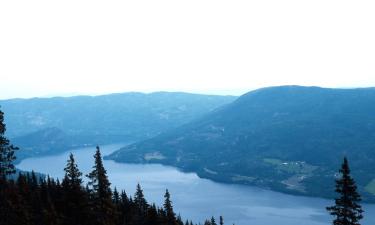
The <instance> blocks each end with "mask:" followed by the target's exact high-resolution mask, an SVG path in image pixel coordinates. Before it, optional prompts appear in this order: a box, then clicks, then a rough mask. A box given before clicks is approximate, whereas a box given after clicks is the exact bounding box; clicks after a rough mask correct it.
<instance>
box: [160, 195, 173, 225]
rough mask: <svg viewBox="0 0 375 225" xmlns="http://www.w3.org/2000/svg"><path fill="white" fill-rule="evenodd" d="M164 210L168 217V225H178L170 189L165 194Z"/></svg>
mask: <svg viewBox="0 0 375 225" xmlns="http://www.w3.org/2000/svg"><path fill="white" fill-rule="evenodd" d="M163 206H164V210H165V213H166V217H167V224H168V225H175V224H176V214H175V213H174V211H173V206H172V201H171V195H170V194H169V191H168V189H167V190H165V194H164V205H163Z"/></svg>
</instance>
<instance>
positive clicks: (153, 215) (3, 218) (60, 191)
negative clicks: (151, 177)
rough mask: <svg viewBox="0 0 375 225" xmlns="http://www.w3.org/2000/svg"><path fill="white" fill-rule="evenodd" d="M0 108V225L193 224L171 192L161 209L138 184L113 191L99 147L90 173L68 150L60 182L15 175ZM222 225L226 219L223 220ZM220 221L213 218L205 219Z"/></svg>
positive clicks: (213, 223)
mask: <svg viewBox="0 0 375 225" xmlns="http://www.w3.org/2000/svg"><path fill="white" fill-rule="evenodd" d="M5 130H6V129H5V124H4V117H3V113H2V112H1V111H0V224H1V225H41V224H42V225H86V224H87V225H193V222H192V221H187V220H186V221H185V222H183V221H182V219H181V217H180V216H179V215H176V213H175V212H174V210H173V205H172V201H171V196H170V193H169V192H168V190H166V192H165V195H164V198H165V200H164V204H163V206H162V207H157V206H156V205H155V204H150V203H148V202H147V200H146V199H145V197H144V194H143V190H142V188H141V186H140V185H139V184H138V185H137V189H136V193H135V194H134V196H133V197H132V196H129V195H127V193H126V192H125V191H121V192H119V191H118V190H117V189H116V188H115V189H114V190H112V189H111V187H110V185H111V183H110V182H109V180H108V177H107V172H106V169H105V168H104V166H103V162H102V156H101V153H100V149H99V147H97V150H96V153H95V155H94V159H95V163H94V166H93V169H92V171H91V172H90V173H89V174H87V175H86V177H87V178H88V180H89V182H88V183H87V185H86V186H84V182H83V174H82V173H81V172H80V171H79V169H78V165H77V164H76V163H75V160H74V156H73V154H70V156H69V159H68V160H67V164H66V167H65V168H64V171H65V176H64V178H63V179H62V181H59V180H58V179H53V178H50V177H48V176H47V177H42V176H40V175H36V174H35V173H34V172H31V173H27V172H24V173H22V172H21V173H19V174H18V175H17V176H11V175H13V174H14V173H15V167H14V165H13V161H14V160H15V152H16V151H17V150H18V148H17V147H15V146H13V145H12V144H10V141H9V140H8V139H7V138H5V136H4V133H5ZM219 221H220V222H219V223H220V224H224V223H223V218H222V217H220V219H219ZM204 224H205V225H216V224H217V223H216V221H215V218H213V217H212V218H211V219H210V220H207V221H205V222H204Z"/></svg>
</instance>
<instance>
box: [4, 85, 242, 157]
mask: <svg viewBox="0 0 375 225" xmlns="http://www.w3.org/2000/svg"><path fill="white" fill-rule="evenodd" d="M235 99H236V97H234V96H214V95H199V94H189V93H179V92H157V93H151V94H143V93H122V94H110V95H103V96H95V97H92V96H76V97H55V98H32V99H10V100H1V101H0V106H1V110H2V111H3V112H4V113H5V123H6V125H7V132H6V135H7V137H9V138H10V139H11V140H12V142H14V143H15V144H16V145H18V146H20V147H21V148H22V150H21V151H19V152H18V157H19V159H23V158H25V157H29V156H33V155H45V154H51V153H57V152H62V151H64V150H68V149H71V148H72V147H79V146H85V145H96V144H107V143H115V142H134V141H139V140H143V139H146V138H150V137H153V136H155V135H157V134H160V133H162V132H164V131H167V130H169V129H173V128H176V127H178V126H180V125H182V124H184V123H187V122H190V121H191V120H194V119H196V118H199V117H200V116H202V115H204V114H206V113H209V112H211V111H212V110H214V109H216V108H218V107H221V106H223V105H225V104H228V103H230V102H232V101H233V100H235Z"/></svg>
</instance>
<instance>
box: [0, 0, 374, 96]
mask: <svg viewBox="0 0 375 225" xmlns="http://www.w3.org/2000/svg"><path fill="white" fill-rule="evenodd" d="M374 12H375V1H374V0H370V1H361V0H350V1H347V0H309V1H305V0H253V1H252V0H245V1H241V0H226V1H223V0H185V1H179V0H129V1H128V0H122V1H111V0H102V1H98V0H87V1H86V0H85V1H82V0H63V1H55V0H44V1H40V0H32V1H30V0H9V1H6V0H4V1H0V98H2V99H4V98H14V97H32V96H51V95H67V94H72V93H86V94H98V93H110V92H122V91H158V90H166V91H176V90H180V91H192V92H209V93H234V94H239V93H241V92H244V91H245V90H250V89H254V88H258V87H264V86H271V85H272V86H273V85H283V84H298V85H318V86H327V87H358V86H375V13H374Z"/></svg>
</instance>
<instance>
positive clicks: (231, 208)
mask: <svg viewBox="0 0 375 225" xmlns="http://www.w3.org/2000/svg"><path fill="white" fill-rule="evenodd" d="M122 146H123V145H106V146H102V147H101V151H102V155H103V156H104V155H108V154H110V153H111V152H113V151H115V150H117V149H119V148H120V147H122ZM70 152H72V153H73V154H74V156H75V158H76V161H77V163H78V166H79V168H80V170H81V171H82V172H83V173H84V174H87V173H89V171H91V168H92V166H93V163H94V158H93V154H94V152H95V148H94V147H90V148H82V149H76V150H72V151H70ZM68 155H69V152H66V153H64V154H60V155H55V156H46V157H35V158H29V159H25V160H23V161H22V162H21V163H20V164H18V165H17V168H19V169H22V170H28V171H31V170H34V171H36V172H40V173H44V174H49V175H50V176H52V177H58V178H60V179H61V178H62V177H63V174H64V171H63V168H64V167H65V164H66V160H67V158H68ZM104 165H105V168H106V169H107V172H108V176H109V179H110V181H111V183H112V186H113V187H114V186H116V187H117V189H119V190H120V189H124V190H125V191H126V192H127V194H128V195H129V194H130V195H133V193H134V192H135V187H136V185H137V183H140V184H141V186H142V188H143V190H144V193H145V196H146V198H147V200H148V201H149V202H151V203H152V202H155V203H157V204H158V205H160V206H161V205H162V202H163V200H164V199H163V196H164V193H165V189H166V188H168V190H169V191H170V193H171V197H172V201H173V205H174V209H175V211H176V212H177V213H178V212H181V216H182V217H183V218H184V219H185V218H188V219H192V220H193V221H194V222H202V221H204V220H205V219H206V218H210V217H211V216H215V217H217V218H218V217H219V216H220V215H222V216H223V217H224V222H225V224H227V225H231V224H233V223H235V224H236V225H274V224H285V225H301V224H303V225H328V224H330V222H331V218H330V216H329V215H328V214H327V212H326V211H325V207H326V206H328V205H331V204H332V203H333V201H329V200H326V199H320V198H309V197H301V196H293V195H287V194H283V193H278V192H273V191H269V190H263V189H259V188H256V187H250V186H242V185H231V184H220V183H216V182H213V181H210V180H207V179H202V178H199V177H198V176H197V175H196V174H195V173H184V172H181V171H179V170H178V169H176V168H174V167H169V166H163V165H158V164H152V165H143V164H122V163H116V162H114V161H111V160H105V161H104ZM364 209H365V220H363V221H362V224H363V225H370V224H375V205H364Z"/></svg>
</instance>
